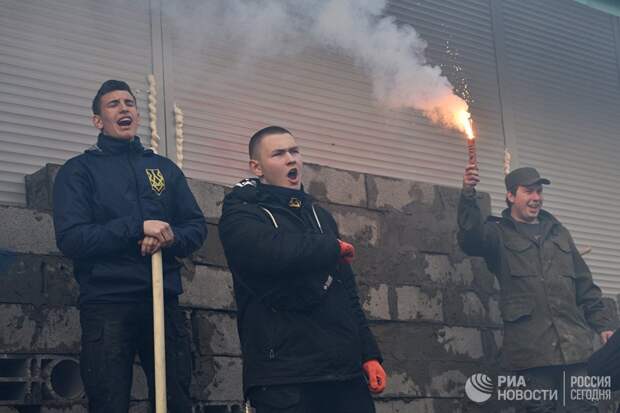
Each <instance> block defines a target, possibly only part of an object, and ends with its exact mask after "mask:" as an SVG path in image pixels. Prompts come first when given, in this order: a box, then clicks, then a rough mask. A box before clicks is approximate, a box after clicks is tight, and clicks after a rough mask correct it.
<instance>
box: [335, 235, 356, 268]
mask: <svg viewBox="0 0 620 413" xmlns="http://www.w3.org/2000/svg"><path fill="white" fill-rule="evenodd" d="M338 245H339V246H340V259H339V260H338V262H339V263H340V264H351V263H352V262H353V258H355V248H354V247H353V245H351V244H349V243H348V242H344V241H341V240H338Z"/></svg>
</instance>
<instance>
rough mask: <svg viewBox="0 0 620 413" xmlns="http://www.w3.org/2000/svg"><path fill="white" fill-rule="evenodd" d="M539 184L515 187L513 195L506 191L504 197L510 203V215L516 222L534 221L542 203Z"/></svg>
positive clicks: (541, 190) (541, 189)
mask: <svg viewBox="0 0 620 413" xmlns="http://www.w3.org/2000/svg"><path fill="white" fill-rule="evenodd" d="M542 192H543V188H542V185H541V184H535V185H530V186H519V187H517V193H516V194H515V195H513V194H512V192H508V193H507V194H506V197H507V198H508V201H510V202H511V203H512V208H511V209H510V215H512V217H513V218H514V220H515V221H518V222H526V223H534V222H536V220H537V219H538V214H539V213H540V209H541V208H542V204H543V195H542Z"/></svg>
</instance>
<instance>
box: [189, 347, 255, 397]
mask: <svg viewBox="0 0 620 413" xmlns="http://www.w3.org/2000/svg"><path fill="white" fill-rule="evenodd" d="M241 371H242V364H241V359H240V358H238V357H200V358H199V359H198V362H197V366H196V370H195V374H194V380H193V381H192V388H191V394H192V398H194V399H196V400H209V401H210V402H217V401H229V402H230V401H232V402H238V403H239V404H241V401H242V400H243V387H242V382H241Z"/></svg>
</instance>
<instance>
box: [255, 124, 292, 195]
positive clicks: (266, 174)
mask: <svg viewBox="0 0 620 413" xmlns="http://www.w3.org/2000/svg"><path fill="white" fill-rule="evenodd" d="M256 158H257V159H251V160H250V171H251V172H252V173H253V174H254V175H256V176H258V177H260V178H261V180H262V181H263V182H264V183H266V184H268V185H275V186H281V187H284V188H292V189H300V188H301V170H302V167H303V162H302V160H301V153H300V152H299V147H298V146H297V143H295V138H293V137H292V136H291V135H289V134H288V133H283V134H279V135H269V136H265V137H264V138H263V139H262V140H261V142H260V144H259V147H258V151H257V156H256Z"/></svg>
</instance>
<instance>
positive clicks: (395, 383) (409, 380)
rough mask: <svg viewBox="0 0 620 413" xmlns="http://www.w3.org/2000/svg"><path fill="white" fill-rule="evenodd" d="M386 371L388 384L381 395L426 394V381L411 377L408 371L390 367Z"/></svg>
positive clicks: (417, 395)
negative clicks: (395, 369)
mask: <svg viewBox="0 0 620 413" xmlns="http://www.w3.org/2000/svg"><path fill="white" fill-rule="evenodd" d="M386 373H387V375H388V377H387V383H388V384H387V386H386V388H385V390H384V392H383V393H382V394H381V397H420V396H423V395H424V390H423V388H424V383H422V382H420V381H419V380H416V379H415V378H413V377H410V375H409V374H408V372H403V371H394V370H391V369H389V368H388V369H387V372H386ZM413 373H419V372H413Z"/></svg>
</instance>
